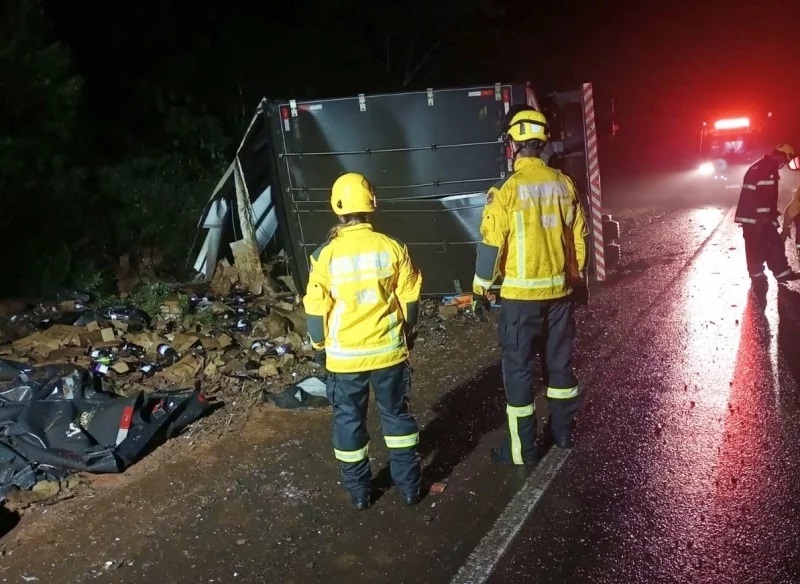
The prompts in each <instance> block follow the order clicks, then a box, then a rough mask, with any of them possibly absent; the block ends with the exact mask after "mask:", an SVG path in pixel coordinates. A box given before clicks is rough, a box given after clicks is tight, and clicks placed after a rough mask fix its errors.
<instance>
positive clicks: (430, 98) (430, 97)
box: [428, 87, 433, 105]
mask: <svg viewBox="0 0 800 584" xmlns="http://www.w3.org/2000/svg"><path fill="white" fill-rule="evenodd" d="M428 105H433V88H432V87H429V88H428Z"/></svg>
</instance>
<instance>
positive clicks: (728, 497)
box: [0, 184, 800, 584]
mask: <svg viewBox="0 0 800 584" xmlns="http://www.w3.org/2000/svg"><path fill="white" fill-rule="evenodd" d="M674 186H675V185H674V184H673V187H674ZM678 194H679V195H680V193H678ZM681 196H682V197H683V198H682V199H681V200H680V201H678V202H677V203H676V204H674V205H672V208H671V209H670V208H669V206H667V205H665V204H664V201H663V200H662V201H655V206H656V207H658V208H659V211H658V216H657V217H654V218H653V220H652V221H639V222H638V223H637V224H636V225H635V226H633V227H632V228H631V229H629V230H628V233H627V234H626V236H625V237H624V239H623V241H622V245H623V269H622V270H621V273H620V274H619V275H617V276H616V277H615V279H614V281H613V282H611V283H610V284H608V285H604V286H599V287H596V288H594V289H593V294H592V300H591V302H590V305H589V307H588V308H586V309H582V310H581V311H580V313H579V316H578V318H579V327H580V338H579V342H578V357H577V361H578V363H577V365H578V370H579V373H580V378H581V381H582V384H583V386H584V388H585V403H584V409H583V412H582V414H581V418H580V421H579V429H578V445H577V447H576V448H575V449H574V450H573V451H572V452H571V453H570V454H569V456H568V457H567V458H566V459H565V460H562V459H561V458H558V457H557V456H554V454H553V453H551V454H550V455H549V456H548V457H547V458H546V459H545V461H544V462H543V463H542V465H541V467H540V468H539V469H537V470H534V471H533V473H531V472H530V471H526V470H523V469H509V468H505V467H500V468H498V467H495V466H493V465H492V464H491V463H490V462H489V461H488V457H487V452H488V449H489V448H490V447H491V446H493V445H494V444H495V442H496V441H497V440H498V437H499V434H498V429H499V428H500V426H501V424H502V422H503V405H504V401H503V397H502V390H501V386H500V372H499V368H498V367H497V360H498V353H497V348H496V342H495V335H494V332H493V327H492V326H491V325H486V326H479V325H476V324H469V323H465V324H464V326H463V327H462V328H460V329H459V328H455V329H450V330H449V332H448V333H447V335H446V336H444V337H441V336H436V335H435V334H434V333H433V332H429V333H428V339H427V340H425V339H423V340H422V341H421V342H420V345H421V346H423V347H425V349H424V352H422V353H420V355H419V360H418V361H415V365H416V367H417V372H416V373H415V377H414V379H415V388H414V394H415V395H414V408H415V411H416V412H417V414H418V417H419V419H420V423H421V426H422V428H423V430H422V435H421V450H422V453H423V455H424V468H425V475H426V480H427V481H428V482H432V481H444V482H446V484H447V490H446V491H445V492H444V493H442V494H440V495H429V496H428V497H427V498H426V499H425V500H424V501H423V503H422V504H421V505H420V506H418V507H416V508H413V509H409V508H405V507H403V506H401V505H400V504H399V503H398V501H397V498H396V493H394V492H393V490H389V491H388V492H386V493H385V494H384V496H382V497H381V498H380V499H379V500H378V501H377V502H376V504H375V506H374V507H373V508H372V509H370V510H369V511H367V512H361V513H359V512H355V511H353V510H351V509H350V508H349V506H348V505H347V502H346V499H345V497H344V495H343V494H342V492H341V491H340V490H339V489H338V488H336V486H335V480H336V476H337V470H336V465H335V462H334V461H333V460H332V456H331V455H330V443H329V426H328V424H329V414H328V412H326V411H316V412H301V413H294V412H280V411H277V410H274V409H269V408H265V409H260V410H258V411H257V412H255V413H254V415H253V419H252V420H251V421H250V422H249V423H248V425H247V430H246V431H244V432H242V433H241V434H239V435H233V436H229V437H226V438H225V439H224V440H222V441H221V442H220V443H219V444H216V445H211V446H204V447H193V448H197V449H196V450H193V451H192V452H193V456H192V457H191V459H190V460H188V461H183V462H181V461H177V462H173V463H170V464H166V465H164V467H163V468H162V469H160V472H156V473H150V474H148V475H145V476H143V477H142V478H140V479H137V481H136V482H134V483H131V484H130V485H129V486H127V487H126V486H123V487H120V488H118V489H113V490H110V491H108V492H107V493H98V494H97V495H96V496H95V497H94V499H91V500H76V501H66V502H64V503H63V505H64V506H65V508H66V509H67V510H68V511H69V515H67V516H65V515H61V516H59V517H58V518H57V519H51V520H50V521H49V522H48V521H47V519H48V518H47V516H46V515H44V516H42V517H39V518H38V519H37V520H35V521H34V522H32V524H31V525H30V526H29V527H28V528H27V529H25V530H23V531H22V532H21V535H19V536H18V537H20V538H21V539H20V541H19V543H17V544H15V545H12V546H10V548H9V551H8V552H7V553H6V555H5V556H4V557H2V558H0V582H14V583H16V582H35V581H51V582H76V583H77V582H130V583H140V582H141V583H144V582H187V583H200V582H215V583H216V582H226V583H227V582H281V583H294V582H296V583H305V582H326V583H328V582H381V583H382V584H391V583H395V582H408V583H411V582H420V583H428V582H430V583H440V582H451V581H454V580H453V579H454V578H456V580H455V581H456V582H484V581H488V582H492V583H505V582H509V583H514V582H563V583H573V582H574V583H584V582H589V583H594V582H598V583H606V582H608V583H612V582H613V583H615V584H616V583H620V584H622V583H640V582H642V583H651V582H654V583H655V582H665V583H684V582H698V583H706V582H708V583H715V584H716V583H719V584H727V583H728V582H730V583H734V582H735V583H737V584H738V583H749V582H763V583H773V582H774V583H779V582H780V583H783V582H787V583H788V582H798V583H800V571H799V570H800V551H798V549H799V548H800V469H799V468H797V467H798V465H800V462H798V460H799V459H798V456H797V455H796V451H797V447H798V446H800V412H798V409H800V401H799V400H800V397H798V396H800V393H798V392H799V391H800V388H799V387H798V386H799V385H800V382H799V380H800V346H798V345H799V344H800V283H798V284H794V285H792V289H791V290H786V289H784V290H779V289H778V288H777V286H776V285H775V283H774V281H771V288H770V290H769V292H768V294H767V302H766V306H765V307H764V308H763V309H762V307H761V306H760V305H758V304H755V303H754V302H753V299H752V298H751V297H750V296H749V295H748V281H747V278H746V275H745V274H744V266H743V259H744V258H743V251H742V245H741V235H740V233H739V230H738V229H737V228H736V227H734V226H733V224H732V223H731V215H730V205H731V204H732V201H731V195H730V194H722V195H717V196H714V197H703V198H698V199H696V200H692V199H690V198H689V197H688V195H687V194H686V193H683V194H682V195H681ZM733 197H735V194H734V195H733ZM793 261H794V262H795V265H797V261H796V258H795V259H794V260H793ZM375 424H376V420H375V419H374V417H373V419H372V420H371V432H372V434H373V436H374V437H375V438H376V439H375V440H374V441H373V445H374V456H375V460H374V461H373V469H374V470H375V471H376V474H377V477H376V482H377V484H378V485H379V486H380V485H385V480H386V476H385V472H383V471H384V466H383V465H384V463H385V459H386V452H385V448H383V447H382V445H381V444H380V440H379V438H378V436H379V434H378V429H377V427H376V425H375ZM556 454H558V453H556ZM555 463H558V465H561V466H558V465H557V464H555ZM562 463H563V464H562ZM556 468H557V472H550V471H553V470H554V469H556ZM520 493H521V494H522V495H523V496H524V497H523V498H527V499H528V500H527V501H526V500H523V501H522V502H521V503H522V504H521V505H520ZM532 503H535V506H533V505H532ZM504 517H505V524H504V525H500V527H501V528H503V527H504V528H505V531H503V530H502V529H501V530H500V531H499V532H498V530H497V527H498V523H497V522H498V521H499V520H502V519H503V518H504ZM498 518H500V519H498ZM509 533H513V535H514V537H507V536H508V534H509ZM476 552H479V554H478V555H477V556H476ZM109 565H110V566H111V567H110V568H109V567H108V566H109ZM459 570H461V572H459ZM470 570H471V571H470ZM33 578H37V579H38V580H33ZM459 578H460V580H459Z"/></svg>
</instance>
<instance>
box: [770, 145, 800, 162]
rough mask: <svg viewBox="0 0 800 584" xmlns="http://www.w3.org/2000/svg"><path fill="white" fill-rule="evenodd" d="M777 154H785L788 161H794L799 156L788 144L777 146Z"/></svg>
mask: <svg viewBox="0 0 800 584" xmlns="http://www.w3.org/2000/svg"><path fill="white" fill-rule="evenodd" d="M775 152H776V153H777V152H782V153H783V154H785V155H786V159H787V160H792V159H793V158H795V157H796V156H797V154H795V152H794V148H792V147H791V146H789V145H788V144H778V145H777V146H775Z"/></svg>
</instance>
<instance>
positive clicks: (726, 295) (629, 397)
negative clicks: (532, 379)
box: [476, 209, 800, 584]
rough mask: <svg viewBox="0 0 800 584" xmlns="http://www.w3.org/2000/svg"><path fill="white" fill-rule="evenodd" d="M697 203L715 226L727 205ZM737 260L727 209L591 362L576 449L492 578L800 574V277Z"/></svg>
mask: <svg viewBox="0 0 800 584" xmlns="http://www.w3.org/2000/svg"><path fill="white" fill-rule="evenodd" d="M694 213H695V214H696V216H697V217H698V218H700V219H701V220H702V221H704V222H705V223H706V224H707V225H708V226H709V230H710V229H711V228H713V227H714V223H715V222H716V221H717V214H718V213H719V211H716V210H710V209H707V210H697V211H695V212H694ZM719 214H720V215H721V213H719ZM791 253H792V254H794V253H795V252H794V251H792V252H791ZM743 259H744V254H743V248H742V242H741V234H740V231H739V229H738V228H736V227H735V226H734V224H733V223H732V214H731V213H730V212H729V213H727V214H726V215H724V218H723V219H722V222H721V223H720V224H719V226H718V227H716V228H715V230H714V232H713V233H712V234H710V237H709V238H708V239H707V240H706V241H705V242H704V243H703V244H702V247H701V248H700V249H699V251H698V253H697V255H696V257H694V258H693V259H692V261H690V262H689V263H687V264H686V265H685V267H684V268H683V269H681V270H680V271H679V272H678V273H677V274H675V276H674V278H672V279H671V280H670V281H669V282H668V283H667V284H666V286H665V287H664V288H663V290H662V291H661V293H660V294H659V295H658V297H657V298H655V299H654V300H653V301H652V302H651V303H650V304H649V306H647V307H646V308H645V309H643V308H642V307H641V306H635V305H632V306H631V309H632V310H635V311H636V313H637V314H636V317H635V318H634V319H633V320H632V322H631V325H630V326H629V327H628V329H627V330H626V331H624V332H622V331H619V332H618V333H617V334H612V335H609V336H610V339H609V342H610V344H611V346H612V347H613V350H612V351H611V352H610V354H609V355H608V357H607V358H606V359H604V365H603V366H600V367H592V368H589V369H588V370H587V371H585V372H584V375H583V381H584V383H585V386H586V388H587V393H588V398H587V401H586V403H585V408H584V411H583V414H582V416H581V423H580V443H579V446H578V447H577V448H576V449H575V450H574V451H573V452H572V453H571V454H570V456H569V458H568V459H567V461H566V463H565V464H564V466H563V468H562V469H561V470H560V472H559V473H558V474H557V475H556V477H555V478H554V480H553V481H552V483H551V484H550V485H549V487H548V488H547V490H546V492H545V494H544V495H543V496H542V498H541V501H540V503H539V505H538V506H537V507H536V508H535V509H534V511H533V512H532V513H531V514H530V516H529V517H528V518H527V521H525V523H524V525H523V527H522V528H521V529H520V531H519V533H518V535H517V537H516V538H515V540H514V541H513V543H511V545H510V546H509V548H508V550H507V551H506V553H505V554H504V555H502V557H500V559H499V562H498V564H497V567H496V568H495V570H494V573H493V574H492V576H491V578H489V579H488V582H491V583H498V584H499V583H506V582H508V583H511V582H576V583H577V582H597V583H609V584H610V583H622V582H631V583H634V582H665V583H672V582H674V583H683V582H698V583H709V584H711V583H714V584H727V583H731V584H734V583H736V584H744V583H749V582H763V583H796V582H800V456H798V447H800V286H798V283H794V284H792V285H790V286H789V287H778V286H777V285H776V284H775V282H774V280H772V281H771V287H770V290H769V291H768V292H767V294H766V297H765V298H762V297H760V296H756V295H753V294H752V293H750V292H749V290H748V288H749V286H748V282H747V281H746V279H745V278H743V270H744V266H743ZM793 263H794V265H795V267H797V258H796V257H794V259H793ZM634 306H635V308H634ZM476 581H480V580H476Z"/></svg>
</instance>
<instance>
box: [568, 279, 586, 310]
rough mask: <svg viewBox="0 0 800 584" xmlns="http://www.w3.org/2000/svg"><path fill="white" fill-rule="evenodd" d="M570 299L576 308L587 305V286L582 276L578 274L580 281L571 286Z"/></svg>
mask: <svg viewBox="0 0 800 584" xmlns="http://www.w3.org/2000/svg"><path fill="white" fill-rule="evenodd" d="M572 299H573V300H574V301H575V303H576V304H577V305H578V306H586V305H588V304H589V285H588V284H587V283H586V276H585V275H584V274H580V279H579V280H578V281H577V282H575V283H573V284H572Z"/></svg>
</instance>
